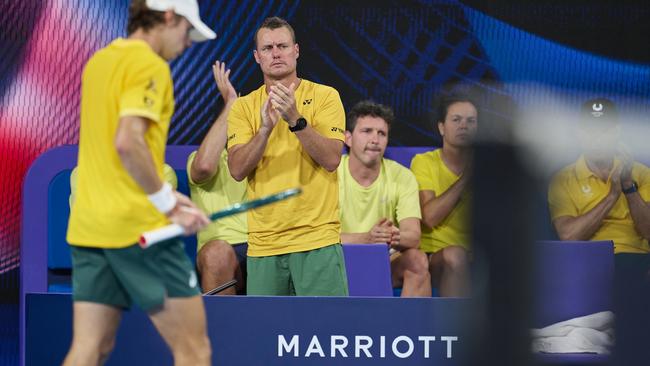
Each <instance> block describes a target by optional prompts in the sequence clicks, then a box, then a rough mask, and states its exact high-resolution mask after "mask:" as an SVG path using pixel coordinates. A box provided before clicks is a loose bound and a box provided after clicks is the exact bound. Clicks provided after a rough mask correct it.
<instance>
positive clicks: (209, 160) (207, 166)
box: [190, 100, 234, 183]
mask: <svg viewBox="0 0 650 366" xmlns="http://www.w3.org/2000/svg"><path fill="white" fill-rule="evenodd" d="M233 103H234V100H232V102H227V103H225V104H224V107H223V110H222V111H221V113H220V114H219V117H217V119H216V121H215V122H214V123H213V124H212V127H210V130H209V131H208V134H207V135H206V136H205V138H204V139H203V142H201V146H199V150H198V151H197V153H196V156H195V157H194V161H192V166H191V167H190V174H191V178H192V181H194V182H196V183H202V182H205V181H206V180H208V179H210V178H212V177H213V176H214V175H215V174H216V173H217V170H218V169H219V161H220V159H221V152H222V151H223V149H224V147H225V146H226V134H227V133H226V131H227V130H228V112H230V108H231V107H232V105H233Z"/></svg>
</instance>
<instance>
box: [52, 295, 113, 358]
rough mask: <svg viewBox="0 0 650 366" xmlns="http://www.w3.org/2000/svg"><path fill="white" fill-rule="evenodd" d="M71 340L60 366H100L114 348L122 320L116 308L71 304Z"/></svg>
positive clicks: (81, 303) (91, 304)
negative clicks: (72, 315)
mask: <svg viewBox="0 0 650 366" xmlns="http://www.w3.org/2000/svg"><path fill="white" fill-rule="evenodd" d="M73 310H74V319H73V326H72V327H73V337H72V345H71V346H70V350H69V351H68V355H67V356H66V357H65V360H64V361H63V365H64V366H73V365H74V366H91V365H92V366H96V365H103V364H104V362H106V359H108V356H109V355H110V353H111V351H112V350H113V347H114V346H115V333H116V332H117V328H118V326H119V324H120V319H121V318H122V311H121V310H120V309H118V308H116V307H113V306H109V305H104V304H97V303H92V302H85V301H76V302H75V303H74V307H73Z"/></svg>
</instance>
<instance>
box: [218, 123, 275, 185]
mask: <svg viewBox="0 0 650 366" xmlns="http://www.w3.org/2000/svg"><path fill="white" fill-rule="evenodd" d="M270 133H271V132H270V131H268V132H267V131H265V130H259V131H258V132H257V134H256V135H255V136H253V138H252V139H251V140H250V141H249V142H247V143H245V144H242V145H235V146H233V147H232V148H230V149H228V168H229V169H230V175H231V176H232V177H233V178H234V179H235V180H236V181H238V182H241V181H242V180H244V178H246V177H247V176H248V175H249V174H250V173H251V172H252V171H253V170H254V169H255V168H256V167H257V164H258V163H259V162H260V160H261V159H262V155H263V154H264V150H265V149H266V144H267V143H268V138H269V135H270Z"/></svg>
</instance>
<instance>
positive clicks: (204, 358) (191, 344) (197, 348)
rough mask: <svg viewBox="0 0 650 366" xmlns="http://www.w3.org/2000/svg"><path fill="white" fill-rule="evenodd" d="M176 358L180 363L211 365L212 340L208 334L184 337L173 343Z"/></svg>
mask: <svg viewBox="0 0 650 366" xmlns="http://www.w3.org/2000/svg"><path fill="white" fill-rule="evenodd" d="M172 353H173V354H174V360H175V361H176V362H177V363H178V364H179V365H209V364H210V358H211V357H212V349H211V347H210V340H209V339H208V336H207V335H195V336H193V337H184V338H183V339H182V340H179V342H177V343H176V344H175V345H172Z"/></svg>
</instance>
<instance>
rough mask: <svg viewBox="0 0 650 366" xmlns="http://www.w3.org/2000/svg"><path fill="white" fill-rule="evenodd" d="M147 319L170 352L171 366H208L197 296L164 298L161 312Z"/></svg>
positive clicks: (207, 343) (200, 302)
mask: <svg viewBox="0 0 650 366" xmlns="http://www.w3.org/2000/svg"><path fill="white" fill-rule="evenodd" d="M149 317H150V318H151V321H152V322H153V324H154V325H155V326H156V329H158V332H159V333H160V335H161V336H162V337H163V339H164V340H165V342H167V345H169V348H171V350H172V354H173V355H174V365H176V366H185V365H188V366H189V365H192V366H201V365H205V366H209V365H210V357H211V355H212V351H211V348H210V340H209V339H208V335H207V329H206V325H205V309H204V307H203V299H202V298H201V296H193V297H178V298H167V299H165V304H164V305H163V308H162V309H160V310H157V311H154V312H151V313H149Z"/></svg>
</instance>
